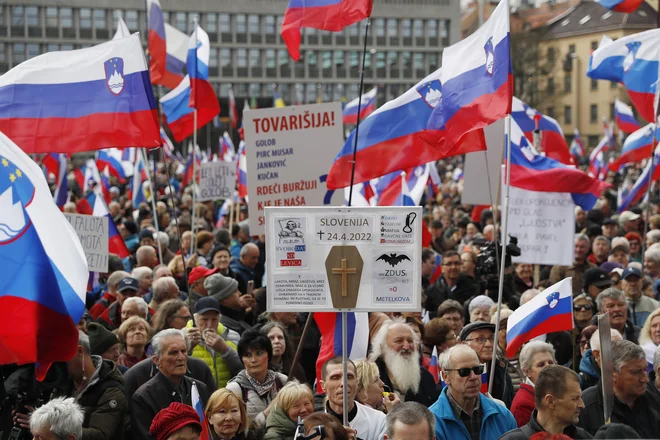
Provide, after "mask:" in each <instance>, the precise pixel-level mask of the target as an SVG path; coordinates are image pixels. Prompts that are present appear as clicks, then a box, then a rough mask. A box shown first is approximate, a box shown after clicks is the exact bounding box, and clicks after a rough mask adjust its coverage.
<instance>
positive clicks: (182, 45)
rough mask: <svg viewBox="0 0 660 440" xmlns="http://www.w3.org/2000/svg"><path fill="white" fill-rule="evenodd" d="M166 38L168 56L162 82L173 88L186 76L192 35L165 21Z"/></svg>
mask: <svg viewBox="0 0 660 440" xmlns="http://www.w3.org/2000/svg"><path fill="white" fill-rule="evenodd" d="M165 38H166V40H167V41H166V43H167V49H166V50H167V58H166V63H165V72H164V73H163V78H162V80H161V84H162V85H164V86H165V87H167V88H169V89H173V88H175V87H176V86H177V85H179V83H180V82H181V81H182V80H183V77H184V73H183V71H184V69H185V67H186V58H187V57H188V40H190V37H189V36H188V35H186V34H184V33H183V32H181V31H180V30H178V29H177V28H175V27H174V26H171V25H169V24H168V23H165Z"/></svg>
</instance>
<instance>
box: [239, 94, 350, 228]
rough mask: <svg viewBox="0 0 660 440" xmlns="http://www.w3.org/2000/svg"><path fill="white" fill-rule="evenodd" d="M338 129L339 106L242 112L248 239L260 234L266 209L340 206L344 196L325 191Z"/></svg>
mask: <svg viewBox="0 0 660 440" xmlns="http://www.w3.org/2000/svg"><path fill="white" fill-rule="evenodd" d="M342 129H343V124H342V115H341V104H340V103H338V102H333V103H327V104H314V105H303V106H291V107H283V108H266V109H259V110H250V111H247V112H245V115H244V130H245V144H246V145H245V154H246V159H247V181H248V200H249V205H248V207H249V210H250V234H252V235H259V234H263V231H264V222H265V219H264V207H266V206H322V205H335V206H337V205H341V204H343V203H344V200H343V195H344V191H328V190H327V188H326V185H325V177H326V176H327V174H328V171H329V170H330V167H331V166H332V163H333V161H334V159H335V157H336V156H337V153H338V152H339V150H340V149H341V147H342V145H343V144H344V138H343V134H342ZM347 172H350V170H347Z"/></svg>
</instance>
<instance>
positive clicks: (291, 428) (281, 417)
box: [266, 406, 296, 438]
mask: <svg viewBox="0 0 660 440" xmlns="http://www.w3.org/2000/svg"><path fill="white" fill-rule="evenodd" d="M266 430H267V435H266V437H267V438H288V437H293V434H294V433H295V432H296V422H294V421H293V420H291V419H290V418H289V416H288V415H286V413H285V412H284V410H283V409H282V408H280V407H279V406H277V407H275V409H274V410H273V411H271V412H270V414H268V418H267V419H266ZM271 431H273V432H271ZM273 434H275V435H276V437H272V435H273Z"/></svg>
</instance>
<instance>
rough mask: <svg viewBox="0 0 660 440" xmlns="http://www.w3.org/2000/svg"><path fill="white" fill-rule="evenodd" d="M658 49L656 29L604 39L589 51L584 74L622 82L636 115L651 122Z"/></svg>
mask: <svg viewBox="0 0 660 440" xmlns="http://www.w3.org/2000/svg"><path fill="white" fill-rule="evenodd" d="M658 50H660V29H651V30H649V31H645V32H640V33H637V34H632V35H627V36H625V37H621V38H619V39H618V40H616V41H612V40H611V39H605V38H604V39H603V41H602V42H601V43H600V46H598V49H596V50H595V51H593V52H592V53H591V57H590V58H589V68H588V69H587V76H588V77H589V78H592V79H605V80H609V81H615V82H620V83H622V84H623V85H625V86H626V88H627V89H628V95H629V96H630V100H631V101H632V104H633V105H634V106H635V108H636V109H637V112H638V113H639V115H640V116H641V117H643V118H644V119H646V120H647V121H648V122H654V117H653V115H654V102H655V99H654V98H655V92H656V83H657V81H658Z"/></svg>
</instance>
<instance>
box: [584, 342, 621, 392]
mask: <svg viewBox="0 0 660 440" xmlns="http://www.w3.org/2000/svg"><path fill="white" fill-rule="evenodd" d="M610 337H611V339H612V342H614V341H620V340H622V339H623V337H622V336H621V333H619V331H618V330H615V329H610ZM589 347H590V348H589V349H588V350H587V351H585V352H584V356H583V357H582V360H581V361H580V373H579V376H580V385H581V387H582V389H583V390H586V389H587V388H589V387H592V386H594V385H596V384H597V383H598V381H599V380H600V336H599V334H598V330H596V331H595V332H594V334H593V335H591V339H589Z"/></svg>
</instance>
